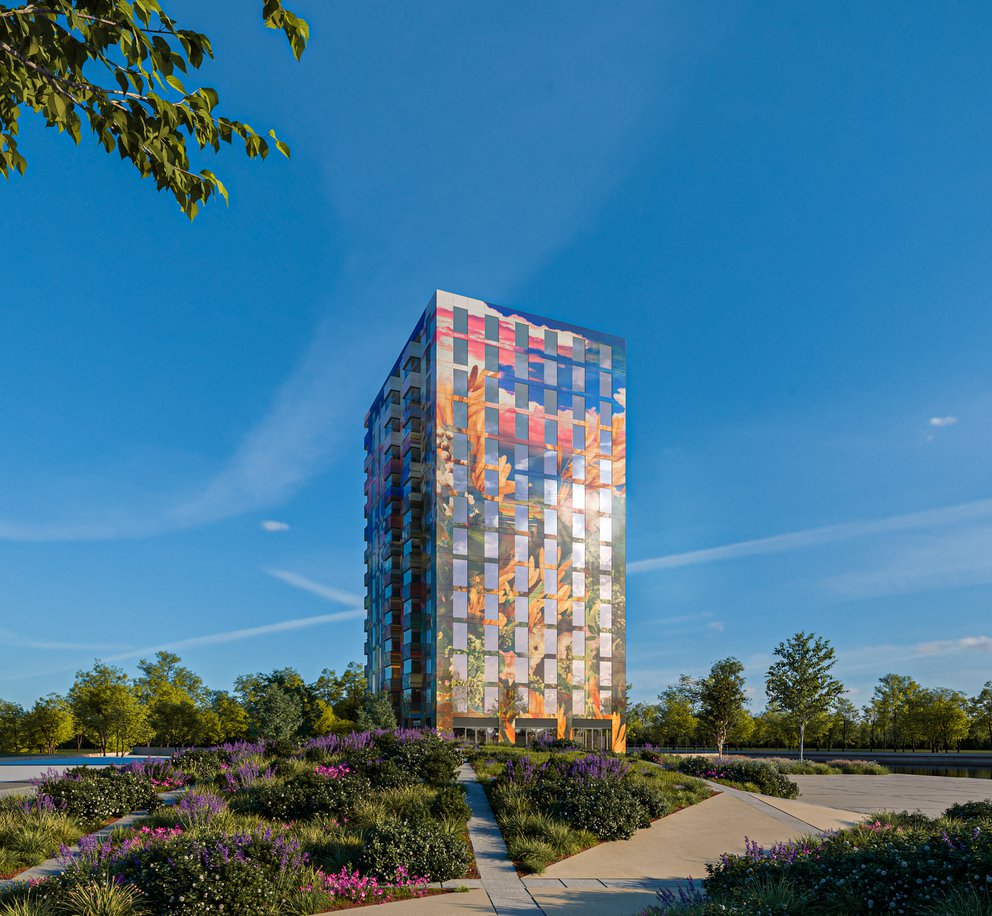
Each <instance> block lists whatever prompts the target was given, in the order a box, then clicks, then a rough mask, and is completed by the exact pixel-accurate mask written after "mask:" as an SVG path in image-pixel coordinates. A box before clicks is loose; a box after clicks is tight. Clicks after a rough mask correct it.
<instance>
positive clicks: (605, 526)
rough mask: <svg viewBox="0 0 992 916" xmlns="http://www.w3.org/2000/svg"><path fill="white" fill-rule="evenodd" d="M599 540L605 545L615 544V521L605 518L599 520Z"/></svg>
mask: <svg viewBox="0 0 992 916" xmlns="http://www.w3.org/2000/svg"><path fill="white" fill-rule="evenodd" d="M599 540H600V542H601V543H603V544H610V543H612V542H613V519H611V518H607V517H606V516H604V517H603V518H601V519H600V520H599Z"/></svg>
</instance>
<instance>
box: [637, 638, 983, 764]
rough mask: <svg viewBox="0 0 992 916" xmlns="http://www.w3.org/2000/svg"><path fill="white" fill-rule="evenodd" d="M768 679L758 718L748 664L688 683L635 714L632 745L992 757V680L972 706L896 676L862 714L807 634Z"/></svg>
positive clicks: (819, 644) (820, 645) (683, 680)
mask: <svg viewBox="0 0 992 916" xmlns="http://www.w3.org/2000/svg"><path fill="white" fill-rule="evenodd" d="M773 655H774V659H775V661H774V662H773V663H772V664H771V666H770V667H769V668H768V671H767V672H766V674H765V683H764V692H765V696H766V698H767V705H766V707H765V709H764V710H763V711H761V712H759V713H757V714H754V715H752V714H751V712H750V711H749V710H748V706H749V705H750V700H749V697H748V695H747V692H746V682H745V678H744V665H743V664H742V663H741V662H740V660H738V659H736V658H733V657H730V658H724V659H720V660H719V661H717V662H715V663H714V664H713V667H712V668H711V669H710V671H709V673H708V674H706V675H704V676H702V677H693V676H690V675H687V674H683V675H682V676H681V677H680V678H679V680H678V682H677V683H675V684H671V685H669V686H668V687H666V688H665V689H664V690H663V691H662V692H661V693H660V694H659V695H658V701H657V702H656V703H636V704H631V705H629V706H628V709H627V734H628V736H629V740H630V741H631V742H632V743H639V744H643V743H646V742H649V743H652V744H657V745H660V746H664V747H690V746H716V748H717V750H718V752H719V753H720V754H721V755H722V754H723V749H724V747H725V746H726V745H727V744H731V745H733V746H735V747H738V748H741V747H755V748H757V747H776V748H778V747H784V748H793V747H798V748H799V751H800V755H802V753H803V751H804V749H805V746H806V745H809V744H813V745H815V747H816V748H817V749H820V748H826V749H827V750H833V749H835V748H840V749H843V748H867V749H869V750H885V749H889V748H891V749H892V750H896V749H903V750H914V751H915V750H920V749H927V750H931V751H935V752H936V751H950V750H954V749H961V748H992V681H986V683H985V685H984V687H983V688H982V690H980V691H979V692H978V693H977V694H976V695H975V696H973V697H969V696H967V695H966V694H964V693H962V692H961V691H959V690H952V689H951V688H949V687H924V686H923V685H921V684H919V683H918V682H917V681H915V680H914V679H913V678H912V677H909V676H908V675H903V674H895V673H888V674H884V675H882V676H881V677H880V678H879V680H878V683H877V684H876V685H875V689H874V692H873V694H872V697H871V699H870V700H869V701H868V702H867V703H865V704H864V705H863V706H862V707H860V708H859V707H858V706H856V705H855V704H854V702H853V701H852V700H851V699H850V698H849V697H848V696H846V695H845V694H846V690H845V688H844V685H843V684H842V683H841V682H840V681H839V680H837V679H836V678H835V677H834V676H833V668H834V665H835V664H836V654H835V652H834V649H833V647H832V646H831V645H830V642H829V640H826V639H823V638H822V637H819V636H817V635H816V634H815V633H805V632H801V633H797V634H796V635H795V636H793V637H792V638H791V639H788V640H786V641H785V642H782V643H779V645H778V646H776V648H775V650H774V653H773Z"/></svg>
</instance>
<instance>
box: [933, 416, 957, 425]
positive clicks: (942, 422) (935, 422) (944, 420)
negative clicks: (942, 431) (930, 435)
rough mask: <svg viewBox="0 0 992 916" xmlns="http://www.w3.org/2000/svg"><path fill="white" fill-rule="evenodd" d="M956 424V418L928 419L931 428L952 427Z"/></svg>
mask: <svg viewBox="0 0 992 916" xmlns="http://www.w3.org/2000/svg"><path fill="white" fill-rule="evenodd" d="M957 422H958V418H957V417H931V418H930V425H931V426H938V427H939V426H953V425H954V424H955V423H957Z"/></svg>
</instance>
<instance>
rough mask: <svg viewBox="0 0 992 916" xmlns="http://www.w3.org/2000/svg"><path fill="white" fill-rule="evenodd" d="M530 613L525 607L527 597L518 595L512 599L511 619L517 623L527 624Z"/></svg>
mask: <svg viewBox="0 0 992 916" xmlns="http://www.w3.org/2000/svg"><path fill="white" fill-rule="evenodd" d="M529 616H530V611H529V610H528V607H527V596H526V595H518V596H517V597H516V598H514V599H513V619H514V620H515V621H516V622H517V623H527V621H528V619H529Z"/></svg>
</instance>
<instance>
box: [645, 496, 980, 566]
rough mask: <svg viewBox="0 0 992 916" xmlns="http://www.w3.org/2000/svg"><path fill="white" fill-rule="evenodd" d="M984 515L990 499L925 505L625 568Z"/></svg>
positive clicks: (686, 562)
mask: <svg viewBox="0 0 992 916" xmlns="http://www.w3.org/2000/svg"><path fill="white" fill-rule="evenodd" d="M988 516H992V499H978V500H974V501H972V502H966V503H958V504H956V505H953V506H945V507H944V508H941V509H925V510H923V511H920V512H909V513H906V514H904V515H891V516H887V517H884V518H876V519H864V520H862V521H854V522H844V523H842V524H839V525H825V526H823V527H820V528H807V529H806V530H804V531H792V532H789V533H787V534H777V535H772V536H771V537H764V538H755V539H753V540H748V541H737V542H736V543H733V544H723V545H721V546H719V547H707V548H704V549H702V550H690V551H685V552H683V553H672V554H666V555H664V556H660V557H650V558H647V559H644V560H635V561H634V562H632V563H628V564H627V572H629V573H642V572H653V571H655V570H658V569H674V568H677V567H680V566H698V565H701V564H704V563H714V562H718V561H720V560H733V559H737V558H740V557H752V556H764V555H767V554H775V553H785V552H786V551H791V550H801V549H803V548H805V547H817V546H819V545H821V544H833V543H837V542H839V541H850V540H854V539H855V538H863V537H869V536H872V535H878V534H891V533H894V532H900V531H914V530H921V529H927V528H937V527H942V526H945V525H953V524H960V523H961V522H966V521H970V520H974V519H983V518H985V517H988Z"/></svg>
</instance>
